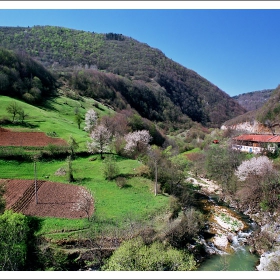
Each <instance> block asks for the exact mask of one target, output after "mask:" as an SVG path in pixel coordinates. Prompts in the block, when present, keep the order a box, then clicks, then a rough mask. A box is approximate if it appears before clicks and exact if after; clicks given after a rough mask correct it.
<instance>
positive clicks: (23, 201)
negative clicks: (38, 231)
mask: <svg viewBox="0 0 280 280" xmlns="http://www.w3.org/2000/svg"><path fill="white" fill-rule="evenodd" d="M0 183H3V184H4V185H5V189H6V191H5V195H4V198H5V200H6V209H12V210H14V211H15V212H21V213H23V214H25V215H30V216H37V217H57V218H85V217H87V213H86V211H85V210H83V209H80V208H83V207H78V206H79V205H84V206H85V203H87V201H84V200H85V195H84V194H88V193H87V191H86V189H85V188H83V187H81V186H77V185H71V184H63V183H57V182H49V181H42V180H39V181H37V184H36V186H37V197H38V203H36V201H35V185H34V180H0ZM88 207H89V215H91V214H92V213H93V210H94V206H93V200H91V203H90V205H88Z"/></svg>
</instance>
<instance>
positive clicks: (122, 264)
mask: <svg viewBox="0 0 280 280" xmlns="http://www.w3.org/2000/svg"><path fill="white" fill-rule="evenodd" d="M195 265H196V263H195V260H194V257H193V256H192V255H190V254H188V253H186V252H184V251H181V250H177V249H175V248H172V247H171V246H165V245H164V244H163V243H160V242H158V241H156V242H154V243H152V244H151V245H145V243H144V242H143V239H142V238H141V237H137V238H135V239H131V240H129V241H126V242H123V243H122V244H121V246H120V247H119V248H118V249H117V250H116V251H115V252H114V253H113V255H112V256H111V257H110V259H109V260H108V261H107V262H106V263H105V265H104V266H103V267H102V270H105V271H106V270H107V271H164V270H165V271H166V270H168V271H188V270H194V269H195Z"/></svg>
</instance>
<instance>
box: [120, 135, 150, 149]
mask: <svg viewBox="0 0 280 280" xmlns="http://www.w3.org/2000/svg"><path fill="white" fill-rule="evenodd" d="M124 138H125V141H126V145H125V148H124V149H125V150H126V151H127V152H132V151H134V150H141V149H142V148H144V147H147V146H148V144H149V142H150V141H151V140H152V137H151V135H150V133H149V131H148V130H137V131H134V132H130V133H128V134H127V135H126V136H125V137H124Z"/></svg>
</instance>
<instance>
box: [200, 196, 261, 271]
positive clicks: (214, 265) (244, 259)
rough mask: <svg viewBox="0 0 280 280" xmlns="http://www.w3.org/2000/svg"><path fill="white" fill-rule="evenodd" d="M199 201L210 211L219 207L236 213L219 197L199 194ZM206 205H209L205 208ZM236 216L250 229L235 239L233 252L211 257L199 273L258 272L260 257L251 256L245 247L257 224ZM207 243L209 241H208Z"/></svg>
mask: <svg viewBox="0 0 280 280" xmlns="http://www.w3.org/2000/svg"><path fill="white" fill-rule="evenodd" d="M198 201H199V204H200V203H201V204H200V205H201V206H202V205H203V208H204V213H205V209H206V211H209V209H211V207H212V206H214V205H219V206H222V207H224V208H225V209H228V210H229V211H234V212H236V211H235V210H234V209H232V208H230V207H229V206H227V205H225V204H224V203H223V202H219V201H218V199H217V197H207V196H204V195H202V196H201V195H200V194H198ZM205 204H206V205H207V206H206V207H205ZM210 211H211V210H210ZM236 215H237V216H238V217H239V218H241V220H242V221H243V222H245V223H246V224H247V225H248V227H247V229H246V230H244V232H243V231H239V232H238V233H237V235H236V236H235V237H234V239H233V241H232V243H231V245H230V246H231V248H232V249H233V250H231V252H223V251H220V250H216V251H218V253H217V254H215V255H211V256H210V257H208V258H207V259H206V260H204V261H203V262H202V263H201V264H200V266H199V268H198V271H254V270H256V266H257V265H258V262H259V257H258V256H257V255H255V254H251V253H250V252H249V246H248V245H246V242H245V245H244V242H243V241H244V240H246V239H245V238H246V237H248V235H249V234H250V233H251V232H252V231H254V230H255V229H256V224H255V223H253V222H252V221H251V220H250V219H249V217H248V216H246V215H244V214H242V213H238V212H236ZM206 241H207V240H206Z"/></svg>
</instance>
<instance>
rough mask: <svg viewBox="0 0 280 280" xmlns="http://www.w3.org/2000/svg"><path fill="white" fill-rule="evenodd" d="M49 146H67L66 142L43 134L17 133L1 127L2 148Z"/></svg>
mask: <svg viewBox="0 0 280 280" xmlns="http://www.w3.org/2000/svg"><path fill="white" fill-rule="evenodd" d="M49 144H53V145H60V146H65V145H67V143H66V141H64V140H63V139H59V138H53V137H49V136H47V135H46V134H45V133H43V132H17V131H11V130H8V129H5V128H1V127H0V146H23V147H28V146H31V147H44V146H47V145H49Z"/></svg>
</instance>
